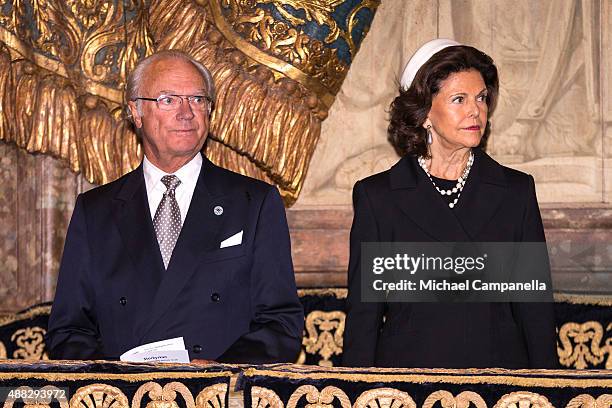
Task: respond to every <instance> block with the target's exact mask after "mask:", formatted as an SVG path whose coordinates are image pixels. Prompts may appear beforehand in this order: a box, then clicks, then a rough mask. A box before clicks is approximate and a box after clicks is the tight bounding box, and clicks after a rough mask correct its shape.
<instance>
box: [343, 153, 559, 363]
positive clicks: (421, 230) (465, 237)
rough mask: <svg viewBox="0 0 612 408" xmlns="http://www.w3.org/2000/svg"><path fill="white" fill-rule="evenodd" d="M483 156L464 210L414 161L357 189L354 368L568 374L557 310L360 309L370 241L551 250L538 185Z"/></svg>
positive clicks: (349, 352) (496, 306)
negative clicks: (562, 364)
mask: <svg viewBox="0 0 612 408" xmlns="http://www.w3.org/2000/svg"><path fill="white" fill-rule="evenodd" d="M474 153H475V161H474V165H473V167H472V170H471V172H470V174H469V178H468V180H467V182H466V185H465V188H464V190H463V193H462V194H461V198H460V199H459V202H458V204H457V206H455V208H454V209H450V208H449V207H448V204H447V203H446V202H445V201H444V200H443V199H442V197H441V196H440V194H439V193H438V192H437V191H436V190H435V189H434V187H433V185H432V183H431V181H430V180H429V178H428V177H427V175H426V174H425V173H424V172H423V170H422V169H421V168H420V167H419V165H418V163H417V160H416V159H415V158H414V157H404V158H403V159H401V160H400V161H399V162H398V163H397V164H396V165H395V166H393V167H392V168H391V169H390V170H387V171H385V172H383V173H380V174H376V175H373V176H371V177H368V178H366V179H364V180H361V181H359V182H358V183H357V184H356V185H355V188H354V190H353V204H354V209H355V216H354V220H353V226H352V229H351V247H350V248H351V249H350V250H351V254H350V261H349V295H348V300H347V303H348V306H347V307H348V310H347V320H346V329H345V333H344V354H343V362H344V364H345V365H349V366H392V367H447V368H468V367H506V368H528V367H537V368H554V367H556V366H557V365H558V363H557V361H558V360H557V357H556V346H555V341H556V334H555V320H554V309H553V304H552V303H454V304H450V303H365V302H361V300H360V289H361V272H360V263H361V243H362V242H543V241H545V237H544V229H543V227H542V220H541V218H540V212H539V209H538V203H537V199H536V195H535V187H534V182H533V178H532V177H531V176H529V175H527V174H525V173H521V172H519V171H517V170H513V169H510V168H507V167H503V166H501V165H499V164H498V163H497V162H495V161H494V160H493V159H492V158H490V157H489V156H488V155H487V154H486V153H484V152H483V151H481V150H480V149H475V152H474ZM548 272H549V271H548ZM551 300H552V299H551Z"/></svg>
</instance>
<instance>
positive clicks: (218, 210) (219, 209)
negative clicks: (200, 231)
mask: <svg viewBox="0 0 612 408" xmlns="http://www.w3.org/2000/svg"><path fill="white" fill-rule="evenodd" d="M213 212H214V213H215V215H221V214H223V207H221V206H220V205H216V206H215V208H213Z"/></svg>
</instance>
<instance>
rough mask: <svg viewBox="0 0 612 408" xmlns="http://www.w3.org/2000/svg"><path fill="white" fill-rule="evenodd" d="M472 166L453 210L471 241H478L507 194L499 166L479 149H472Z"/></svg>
mask: <svg viewBox="0 0 612 408" xmlns="http://www.w3.org/2000/svg"><path fill="white" fill-rule="evenodd" d="M474 155H475V157H474V165H473V167H472V170H471V171H470V175H469V176H468V180H467V182H466V184H465V187H464V189H463V193H462V194H461V198H460V199H459V203H458V204H457V206H456V207H455V214H456V215H457V218H458V220H460V222H461V224H462V225H463V228H464V229H465V231H466V232H467V234H468V235H469V237H470V240H471V241H477V240H478V236H479V235H480V232H481V231H482V229H483V228H484V227H485V226H486V225H487V224H489V222H491V219H492V218H493V217H494V216H495V214H496V213H497V212H498V211H499V209H500V207H501V205H502V203H503V201H504V195H505V194H506V190H507V181H506V178H505V175H504V172H503V168H502V166H500V165H499V164H498V163H497V162H496V161H494V160H493V159H492V158H491V157H489V156H488V155H487V154H486V153H485V152H483V151H482V150H480V149H474Z"/></svg>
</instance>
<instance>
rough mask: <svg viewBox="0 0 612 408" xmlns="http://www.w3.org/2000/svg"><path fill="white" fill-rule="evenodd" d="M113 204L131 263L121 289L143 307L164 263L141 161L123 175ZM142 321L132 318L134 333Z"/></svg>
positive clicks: (161, 271) (160, 277) (141, 325)
mask: <svg viewBox="0 0 612 408" xmlns="http://www.w3.org/2000/svg"><path fill="white" fill-rule="evenodd" d="M112 205H113V217H114V222H115V223H116V225H117V228H118V229H119V234H120V235H121V239H122V241H123V245H124V247H125V248H124V252H125V253H127V254H128V257H129V258H130V259H131V262H132V266H133V268H132V270H133V274H132V276H126V277H125V282H127V283H126V287H125V288H122V291H124V293H125V295H126V296H127V297H128V299H130V302H135V304H138V305H141V307H146V305H147V304H148V303H149V302H150V298H151V295H152V294H153V293H155V292H156V291H157V290H158V288H159V285H160V282H161V280H162V278H163V274H164V264H163V262H162V258H161V254H160V252H159V245H158V243H157V239H156V237H155V231H154V229H153V222H152V220H151V216H150V214H151V213H150V210H149V204H148V200H147V189H146V187H145V182H144V176H143V172H142V164H141V165H140V167H138V168H137V169H136V170H134V171H133V172H132V173H130V174H129V175H128V176H127V177H126V181H125V183H124V185H123V186H122V188H121V190H120V191H119V193H118V194H117V195H116V196H115V199H114V200H113V203H112ZM145 323H146V322H144V321H142V320H136V321H134V322H133V325H134V326H133V329H134V333H135V334H136V336H139V335H140V333H142V330H143V325H144V324H145Z"/></svg>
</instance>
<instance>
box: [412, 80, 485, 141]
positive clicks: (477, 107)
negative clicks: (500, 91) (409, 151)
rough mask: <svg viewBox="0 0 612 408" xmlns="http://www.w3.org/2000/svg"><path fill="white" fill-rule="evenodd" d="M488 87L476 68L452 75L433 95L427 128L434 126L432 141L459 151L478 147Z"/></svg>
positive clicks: (482, 131) (426, 122)
mask: <svg viewBox="0 0 612 408" xmlns="http://www.w3.org/2000/svg"><path fill="white" fill-rule="evenodd" d="M488 113H489V108H488V106H487V87H486V86H485V83H484V80H483V79H482V76H481V75H480V72H478V71H476V70H469V71H462V72H457V73H454V74H451V75H450V76H449V77H448V78H446V79H445V80H444V81H442V83H441V87H440V91H439V92H438V93H437V94H436V95H434V97H433V99H432V102H431V109H430V110H429V114H428V115H427V119H426V120H425V123H424V124H423V126H424V127H427V126H428V125H431V131H432V136H433V144H439V146H438V147H441V148H444V149H449V150H457V149H461V148H470V147H476V146H478V145H479V144H480V139H481V138H482V135H483V134H484V131H485V127H486V124H487V114H488Z"/></svg>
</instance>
